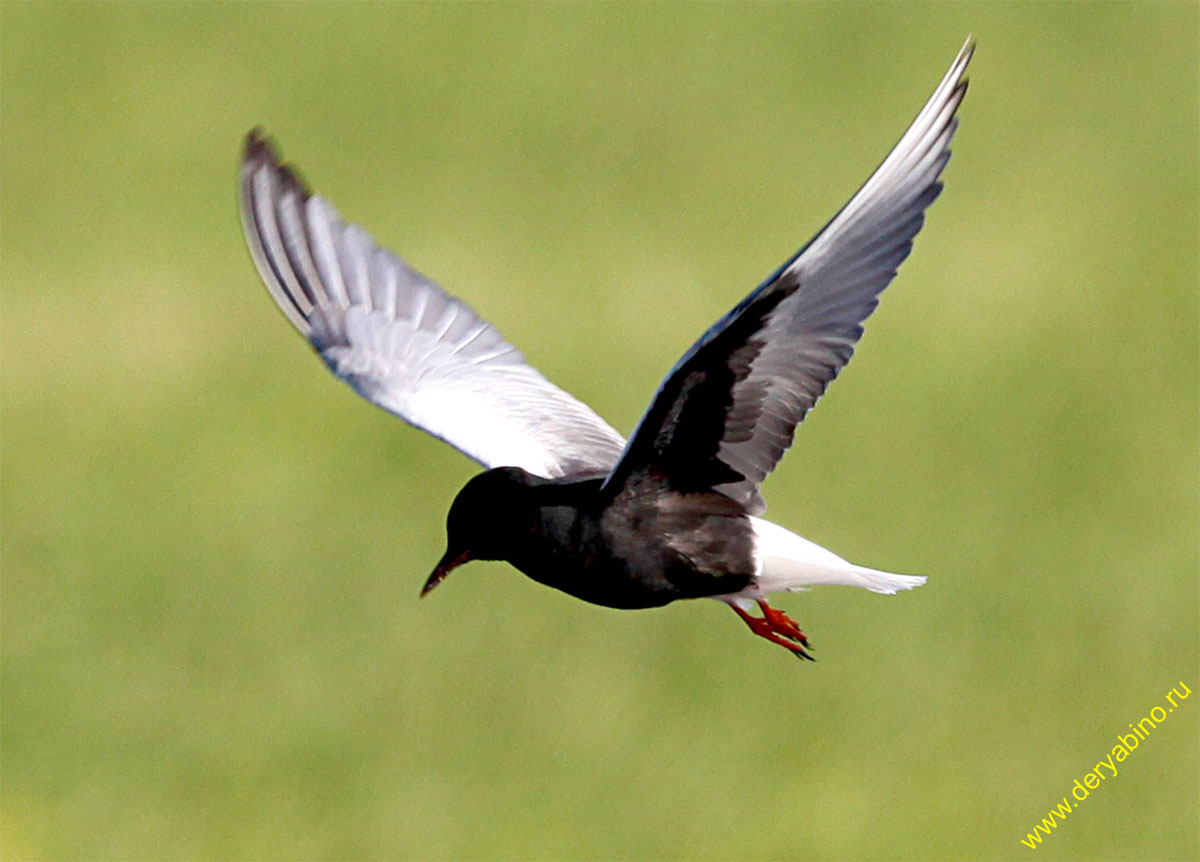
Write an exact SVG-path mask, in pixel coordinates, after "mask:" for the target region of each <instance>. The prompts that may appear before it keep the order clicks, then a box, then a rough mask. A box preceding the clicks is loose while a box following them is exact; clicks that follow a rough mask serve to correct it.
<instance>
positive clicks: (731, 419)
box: [605, 40, 974, 514]
mask: <svg viewBox="0 0 1200 862" xmlns="http://www.w3.org/2000/svg"><path fill="white" fill-rule="evenodd" d="M973 51H974V43H973V41H972V40H967V43H966V44H965V45H964V46H963V48H962V50H961V51H960V52H959V54H958V56H957V57H956V58H955V60H954V62H953V64H952V65H951V66H950V69H949V71H948V72H947V73H946V75H945V77H944V78H943V79H942V82H941V83H940V84H939V85H938V87H937V89H936V90H935V91H934V93H933V95H932V96H931V97H930V99H929V101H928V102H927V103H926V104H925V107H924V108H923V109H922V110H921V112H920V114H918V115H917V118H916V119H915V120H914V121H913V123H912V125H911V126H910V127H909V129H908V131H907V132H905V134H904V136H903V137H902V138H901V139H900V141H899V142H898V143H897V144H896V146H895V147H894V148H893V149H892V152H891V153H890V154H889V155H888V157H887V158H886V159H885V160H884V161H883V163H882V164H881V165H880V166H879V168H878V169H876V171H875V173H874V174H872V175H871V178H870V179H868V180H867V182H866V183H865V184H864V185H863V187H862V188H861V189H859V191H858V192H857V194H855V195H854V197H852V198H851V199H850V201H849V202H848V203H847V204H846V205H845V206H844V207H843V208H842V209H841V211H839V212H838V214H837V215H836V216H834V217H833V219H832V220H830V222H829V223H828V224H827V225H825V227H824V228H823V229H822V230H821V231H820V232H819V233H818V234H817V235H816V236H815V237H813V239H812V240H810V241H809V242H808V244H807V245H806V246H804V247H803V248H802V249H801V250H800V251H799V252H797V253H796V254H795V255H794V256H793V257H792V258H791V259H789V260H788V261H787V262H786V263H784V264H783V265H782V266H781V267H780V268H779V269H778V270H776V272H775V273H774V274H772V275H771V276H770V277H769V278H768V279H767V280H766V281H764V282H763V283H762V285H760V286H759V287H758V288H757V289H756V290H755V291H753V292H752V293H751V294H750V295H749V296H747V297H746V298H745V299H744V300H742V302H741V303H739V304H738V305H737V306H736V307H735V308H734V309H733V310H732V311H730V312H729V313H728V314H727V315H725V316H724V317H723V318H721V319H720V320H719V321H717V323H716V324H714V325H713V326H712V328H710V329H709V330H708V331H707V332H706V333H704V335H703V336H701V337H700V339H699V340H698V341H697V342H696V343H695V344H694V345H693V346H692V347H691V348H690V349H689V350H688V351H687V353H685V354H684V356H683V358H682V359H680V360H679V362H678V363H676V365H675V367H674V368H673V369H672V370H671V372H670V373H669V374H668V375H667V377H666V379H665V380H664V381H663V383H662V385H661V386H660V387H659V390H658V392H657V394H656V395H655V397H654V400H653V401H652V402H651V404H650V407H649V408H648V409H647V411H646V413H645V415H644V416H643V417H642V419H641V422H640V423H639V424H638V427H637V429H636V430H635V431H634V433H633V435H632V436H631V437H630V439H629V442H628V444H626V447H625V451H624V453H623V454H622V456H621V461H620V463H618V464H617V466H616V468H615V469H614V470H613V472H612V474H611V475H610V476H609V478H608V480H607V481H606V483H605V490H606V492H607V493H608V494H610V495H614V496H615V495H616V494H619V493H620V492H621V489H622V488H624V487H626V485H627V484H628V483H629V482H630V480H631V479H633V478H635V477H639V476H641V477H646V476H652V477H658V479H659V481H662V482H665V483H666V485H668V486H669V487H671V488H673V489H675V490H678V491H681V492H698V491H704V490H709V489H715V490H717V491H719V492H721V493H722V494H725V495H726V496H728V497H730V498H732V499H733V500H735V501H737V502H739V503H741V504H742V505H743V506H744V507H745V509H746V511H747V512H749V513H750V514H759V513H761V512H762V511H764V510H765V509H766V504H765V503H764V502H763V499H762V497H761V495H760V494H759V486H760V484H761V483H762V481H763V479H764V478H766V476H767V474H768V473H770V472H771V470H773V469H774V468H775V465H776V464H777V463H778V462H779V459H780V458H781V457H782V456H783V453H784V452H785V451H786V450H787V449H788V447H789V446H790V445H791V443H792V438H793V435H794V433H795V429H796V426H797V425H798V424H799V423H800V422H801V421H802V420H803V419H804V417H805V415H806V414H807V413H808V411H809V410H811V409H812V408H813V406H814V405H815V404H816V402H817V400H818V399H819V398H820V397H821V395H822V394H823V393H824V392H825V389H826V387H827V386H828V385H829V383H830V382H831V381H832V380H833V379H834V378H835V377H836V376H837V375H838V372H840V371H841V369H842V368H843V367H844V366H845V365H846V363H847V362H849V361H850V357H851V356H852V355H853V353H854V345H855V344H856V343H857V341H858V339H859V338H860V337H861V336H862V333H863V326H862V324H863V321H864V320H866V318H867V317H868V316H869V315H870V314H871V312H872V311H874V309H875V306H876V305H878V302H879V300H878V297H879V294H880V292H881V291H882V290H883V289H884V288H885V287H887V285H888V284H889V283H890V282H891V280H892V279H893V278H894V277H895V275H896V268H897V267H898V266H899V265H900V263H901V262H902V261H903V260H904V259H905V258H906V257H907V256H908V254H909V252H910V251H911V250H912V242H913V237H915V236H916V234H917V232H918V231H919V230H920V229H921V226H922V225H923V224H924V220H925V216H924V213H925V209H926V208H927V207H928V206H929V205H930V204H931V203H932V202H933V201H934V199H935V198H936V197H937V196H938V193H939V192H941V190H942V184H941V183H940V182H939V180H938V178H939V177H940V175H941V173H942V170H943V169H944V168H945V166H946V162H947V161H948V160H949V158H950V149H949V145H950V139H951V138H952V137H953V136H954V132H955V129H956V128H957V127H958V120H957V118H956V116H955V112H956V111H957V109H958V106H959V104H960V103H961V102H962V99H963V96H964V95H965V93H966V90H967V82H966V81H965V80H964V78H963V74H964V72H965V71H966V68H967V64H968V63H969V62H970V60H971V54H972V52H973Z"/></svg>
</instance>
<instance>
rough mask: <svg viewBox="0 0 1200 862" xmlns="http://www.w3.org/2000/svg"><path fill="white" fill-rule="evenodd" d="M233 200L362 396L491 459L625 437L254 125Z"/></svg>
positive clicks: (564, 454)
mask: <svg viewBox="0 0 1200 862" xmlns="http://www.w3.org/2000/svg"><path fill="white" fill-rule="evenodd" d="M241 208H242V225H243V228H244V229H245V233H246V240H247V242H248V244H249V246H250V251H251V254H252V255H253V257H254V262H255V264H256V265H257V267H258V271H259V274H260V275H261V276H262V278H263V280H264V281H265V282H266V284H267V288H268V289H269V290H270V292H271V296H272V297H274V299H275V302H276V303H277V304H278V305H279V307H280V309H282V311H283V313H284V314H285V315H287V318H288V320H290V321H291V322H292V324H293V325H294V326H295V327H296V328H297V329H298V330H300V333H301V334H302V335H304V336H305V337H306V338H307V339H308V340H309V341H310V342H311V344H312V346H313V348H314V349H315V350H316V351H317V353H318V354H319V355H320V356H321V358H322V359H323V360H324V361H325V363H326V364H327V365H328V366H329V368H330V370H331V371H333V373H334V374H336V375H337V376H338V377H340V378H341V379H343V380H345V381H346V382H347V383H349V384H350V385H351V386H352V387H354V389H355V390H356V391H357V392H358V393H359V394H360V395H362V396H363V397H364V398H366V399H367V400H368V401H370V402H372V403H373V404H377V405H378V406H380V407H382V408H383V409H385V410H387V411H389V412H391V413H394V414H395V415H397V416H399V417H400V418H401V419H404V420H405V421H407V422H409V423H411V424H412V425H415V426H416V427H418V428H421V429H423V430H425V431H428V432H429V433H430V434H432V435H434V436H435V437H438V438H440V439H442V440H444V441H446V442H447V443H449V444H450V445H451V446H454V447H455V448H456V449H459V450H461V451H462V452H464V453H465V454H467V455H469V456H470V457H471V458H474V459H475V460H476V461H478V462H479V463H481V464H483V465H484V466H485V467H489V468H490V467H500V466H512V467H521V468H523V469H525V470H527V471H529V472H530V473H534V474H536V475H539V476H544V477H546V478H558V477H561V476H584V475H597V474H599V475H603V474H605V473H607V472H608V471H609V470H610V469H611V468H612V466H613V464H615V463H616V461H617V458H618V456H619V455H620V453H621V450H622V448H623V446H624V443H625V441H624V439H623V438H622V437H621V435H620V434H618V433H617V432H616V431H614V430H613V429H612V427H611V426H609V425H608V423H606V422H605V421H604V420H603V419H601V418H600V417H599V416H597V415H596V414H595V413H594V412H593V411H592V410H591V409H590V408H589V407H588V406H587V405H585V404H583V403H582V402H580V401H578V400H576V399H575V398H573V397H572V396H571V395H569V394H567V393H566V392H564V391H563V390H561V389H559V388H558V387H557V386H555V385H554V384H552V383H551V382H550V381H548V380H547V379H546V378H545V377H543V376H542V375H541V374H540V373H539V372H538V371H537V370H536V369H535V368H533V367H532V366H530V365H529V364H528V363H526V362H525V359H524V357H522V356H521V354H520V352H519V351H518V350H517V349H516V348H515V347H513V346H512V345H511V344H509V343H508V342H507V341H505V340H504V338H503V337H501V335H500V333H499V332H498V331H497V330H496V328H495V327H494V326H492V325H491V324H490V323H488V322H487V321H485V320H483V319H482V318H480V317H479V315H477V314H476V313H475V312H474V311H473V310H472V309H471V308H470V307H469V306H468V305H467V304H466V303H464V302H462V301H461V300H458V299H456V298H454V297H452V296H450V295H448V294H446V293H445V292H444V291H443V290H442V289H441V288H439V287H438V286H437V285H436V284H434V283H433V282H432V281H430V280H429V279H427V278H425V277H424V276H423V275H421V274H420V273H418V272H416V271H414V270H413V269H411V268H410V267H409V266H408V265H407V264H406V263H405V262H404V261H403V260H401V259H400V258H399V257H397V256H396V255H395V254H393V253H392V252H391V251H389V250H388V249H386V248H382V247H380V246H378V245H376V243H375V242H374V240H372V239H371V237H370V236H369V235H368V234H367V233H366V231H364V230H363V229H362V228H360V227H358V226H357V225H352V224H346V223H345V222H344V221H342V219H341V217H340V216H339V215H338V213H337V211H336V210H335V209H334V208H333V206H332V205H330V204H329V203H328V202H327V201H326V200H325V199H324V198H322V197H320V196H319V195H310V194H309V192H308V190H307V189H306V188H305V187H304V184H303V183H302V182H301V181H300V180H299V178H298V177H297V176H296V174H295V173H294V172H293V171H292V170H291V169H290V168H288V167H287V166H285V165H282V164H280V162H279V159H278V157H277V156H276V154H275V151H274V150H273V148H272V146H271V144H270V143H269V142H268V141H266V140H265V139H264V138H262V137H261V136H260V135H259V134H258V132H257V131H253V132H251V133H250V135H249V136H248V137H247V139H246V150H245V157H244V160H243V163H242V174H241Z"/></svg>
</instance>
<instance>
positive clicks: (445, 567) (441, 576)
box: [421, 551, 471, 598]
mask: <svg viewBox="0 0 1200 862" xmlns="http://www.w3.org/2000/svg"><path fill="white" fill-rule="evenodd" d="M470 559H471V552H470V551H463V552H462V553H460V554H458V555H457V556H451V555H450V551H446V555H445V556H444V557H442V560H441V562H439V563H438V564H437V568H436V569H434V570H433V574H432V575H430V576H429V580H427V581H426V582H425V586H423V587H421V598H425V596H426V595H427V594H428V593H429V591H430V590H432V589H433V588H434V587H436V586H437V585H438V584H440V583H441V582H442V581H444V580H445V579H446V575H448V574H450V573H451V572H452V571H454V570H455V569H457V568H458V567H459V566H461V565H462V564H463V563H465V562H467V561H468V560H470Z"/></svg>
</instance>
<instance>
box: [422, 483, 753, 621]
mask: <svg viewBox="0 0 1200 862" xmlns="http://www.w3.org/2000/svg"><path fill="white" fill-rule="evenodd" d="M602 484H603V478H594V479H583V480H572V479H543V478H540V477H538V476H533V475H531V474H529V473H527V472H525V471H524V470H522V469H520V468H518V467H500V468H497V469H495V470H488V471H487V472H485V473H481V474H479V475H478V476H476V477H474V478H473V479H471V481H469V482H468V483H467V484H466V485H465V486H464V487H463V489H462V490H461V491H460V492H459V493H458V496H457V497H456V498H455V500H454V503H453V505H452V506H451V507H450V514H449V516H448V517H447V520H446V532H447V551H446V555H445V557H444V558H443V560H442V563H441V564H440V565H439V566H438V570H437V571H436V572H435V573H434V577H433V578H431V584H429V585H427V589H428V588H430V587H431V586H432V585H433V584H434V583H436V582H438V581H440V580H441V579H442V578H443V577H445V575H446V574H448V573H449V571H450V569H452V568H454V567H455V566H456V565H458V564H461V563H462V562H465V561H466V560H472V559H474V560H504V561H506V562H508V563H510V564H512V565H513V566H514V567H516V568H517V569H519V570H520V571H522V572H524V573H525V574H526V575H528V576H529V577H530V578H532V579H533V580H535V581H538V582H539V583H542V584H545V585H546V586H549V587H554V588H555V589H558V590H562V591H563V592H565V593H568V594H570V595H572V596H575V597H576V598H580V599H583V600H584V601H588V602H592V603H593V604H597V605H604V606H606V607H610V608H630V609H631V608H653V607H660V606H661V605H665V604H667V603H669V602H672V601H674V600H675V599H688V598H699V597H702V596H717V595H725V594H728V593H735V592H738V591H739V590H741V589H743V588H745V587H746V586H747V585H748V584H749V583H750V581H751V579H752V578H753V576H754V573H755V572H754V569H755V564H754V546H753V532H752V530H751V526H750V520H749V518H748V517H747V516H746V514H745V511H744V509H743V508H742V507H741V506H740V505H738V504H737V503H735V502H734V501H733V500H731V499H729V498H728V497H726V496H724V495H722V494H718V493H715V492H711V491H708V492H698V493H679V492H675V491H671V490H668V489H666V488H664V487H662V486H661V485H658V484H657V483H654V482H652V481H649V480H646V481H643V482H642V483H641V487H638V488H636V489H629V490H632V491H633V493H629V492H626V493H621V494H618V495H616V496H615V497H609V496H608V495H606V494H604V493H602V491H601V486H602Z"/></svg>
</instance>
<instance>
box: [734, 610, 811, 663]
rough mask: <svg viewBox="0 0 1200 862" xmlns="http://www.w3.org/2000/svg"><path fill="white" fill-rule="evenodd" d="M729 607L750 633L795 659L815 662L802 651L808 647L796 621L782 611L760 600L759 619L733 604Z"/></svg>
mask: <svg viewBox="0 0 1200 862" xmlns="http://www.w3.org/2000/svg"><path fill="white" fill-rule="evenodd" d="M729 606H730V607H731V608H733V609H734V611H735V612H736V613H737V615H738V616H739V617H741V618H742V620H743V621H744V622H745V623H746V625H747V626H749V627H750V631H752V632H754V633H755V634H756V635H758V636H759V637H760V638H766V639H767V640H769V641H770V642H771V643H774V644H779V645H780V646H781V647H783V648H784V649H787V650H790V651H791V652H792V653H793V654H794V655H795V656H796V657H797V658H806V659H808V660H809V661H815V659H814V658H813V657H812V656H811V655H809V654H808V653H807V652H805V651H804V648H805V647H807V646H809V643H808V638H807V637H805V636H804V632H802V631H800V626H799V625H797V623H796V621H795V620H793V619H792V618H791V617H789V616H788V615H787V614H785V613H784V612H783V611H777V610H775V608H773V607H771V606H770V605H768V604H767V603H766V602H765V601H763V600H761V599H760V600H759V601H758V607H759V609H761V610H762V612H763V615H762V616H761V617H753V616H751V615H750V614H748V613H746V612H745V611H744V610H742V609H741V608H739V607H738V606H737V605H735V604H730V605H729Z"/></svg>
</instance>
